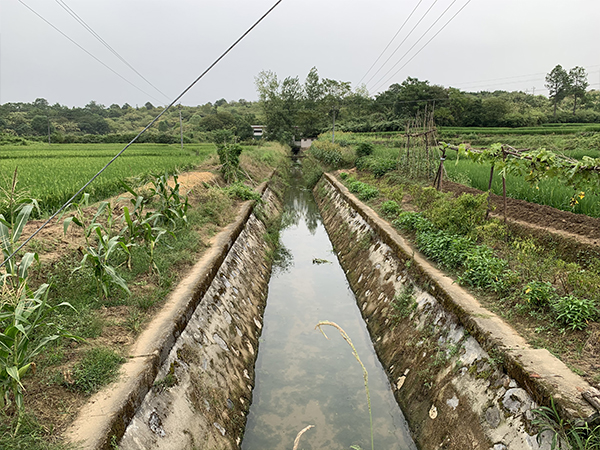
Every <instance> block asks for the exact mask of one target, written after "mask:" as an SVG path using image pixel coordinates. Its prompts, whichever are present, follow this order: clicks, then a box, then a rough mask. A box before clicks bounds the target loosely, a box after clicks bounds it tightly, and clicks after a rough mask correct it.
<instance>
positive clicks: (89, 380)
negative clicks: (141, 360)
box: [70, 347, 123, 394]
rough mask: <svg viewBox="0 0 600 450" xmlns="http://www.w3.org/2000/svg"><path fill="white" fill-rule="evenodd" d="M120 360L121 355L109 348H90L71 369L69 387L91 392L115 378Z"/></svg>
mask: <svg viewBox="0 0 600 450" xmlns="http://www.w3.org/2000/svg"><path fill="white" fill-rule="evenodd" d="M122 362H123V357H122V356H120V355H119V354H117V353H116V352H114V351H113V350H111V349H108V348H102V347H95V348H92V349H90V350H88V351H87V352H86V354H85V356H84V357H83V359H82V360H81V362H80V363H79V364H77V365H76V366H75V368H74V369H73V384H72V385H71V386H70V387H71V388H73V389H76V390H78V391H81V392H85V393H86V394H92V393H94V392H96V391H98V390H99V389H100V388H101V387H102V386H105V385H107V384H109V383H112V382H113V381H115V380H116V379H117V376H118V375H119V367H120V366H121V363H122Z"/></svg>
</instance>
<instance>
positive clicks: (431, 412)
mask: <svg viewBox="0 0 600 450" xmlns="http://www.w3.org/2000/svg"><path fill="white" fill-rule="evenodd" d="M437 414H438V412H437V408H436V407H435V405H431V409H430V410H429V417H430V418H431V419H435V418H436V417H437Z"/></svg>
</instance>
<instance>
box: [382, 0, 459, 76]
mask: <svg viewBox="0 0 600 450" xmlns="http://www.w3.org/2000/svg"><path fill="white" fill-rule="evenodd" d="M456 1H457V0H452V3H450V5H448V7H447V8H446V9H445V10H444V12H442V14H440V15H439V16H438V18H437V19H435V22H433V23H432V24H431V25H430V26H429V28H427V30H425V32H424V33H423V34H422V35H421V37H420V38H419V39H417V40H416V41H415V43H414V44H413V45H412V46H411V47H410V48H409V49H408V50H407V51H406V52H405V53H404V55H402V57H401V58H400V59H399V60H398V61H396V62H395V63H394V65H393V66H392V67H390V68H389V70H388V71H387V72H386V73H384V74H383V76H382V77H381V78H380V79H379V81H378V82H377V83H375V85H377V84H379V82H381V80H383V79H384V78H385V77H386V76H387V74H388V73H390V72H391V71H392V70H394V67H396V66H397V65H398V64H400V62H401V61H402V60H403V59H404V58H406V57H407V56H408V54H409V53H410V52H411V51H412V49H413V48H415V47H416V45H417V44H418V43H419V42H421V39H423V38H424V37H425V36H426V35H427V33H429V31H430V30H431V29H432V28H433V27H434V26H435V25H436V24H437V23H438V22H439V21H440V20H441V18H442V17H444V15H445V14H446V13H447V12H448V10H449V9H450V8H452V6H453V5H454V4H455V3H456ZM386 62H387V61H386Z"/></svg>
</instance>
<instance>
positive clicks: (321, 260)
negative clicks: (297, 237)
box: [313, 258, 331, 264]
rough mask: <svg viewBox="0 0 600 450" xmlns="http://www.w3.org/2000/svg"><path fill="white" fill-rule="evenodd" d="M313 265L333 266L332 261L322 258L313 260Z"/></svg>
mask: <svg viewBox="0 0 600 450" xmlns="http://www.w3.org/2000/svg"><path fill="white" fill-rule="evenodd" d="M313 264H331V261H327V260H326V259H321V258H313Z"/></svg>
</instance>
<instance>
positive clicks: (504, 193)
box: [502, 148, 506, 223]
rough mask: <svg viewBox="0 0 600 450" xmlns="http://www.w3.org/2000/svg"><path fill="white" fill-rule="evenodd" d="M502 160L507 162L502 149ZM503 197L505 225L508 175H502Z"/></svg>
mask: <svg viewBox="0 0 600 450" xmlns="http://www.w3.org/2000/svg"><path fill="white" fill-rule="evenodd" d="M502 159H503V160H506V153H505V152H504V148H502ZM502 197H503V198H504V223H506V175H504V174H502Z"/></svg>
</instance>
